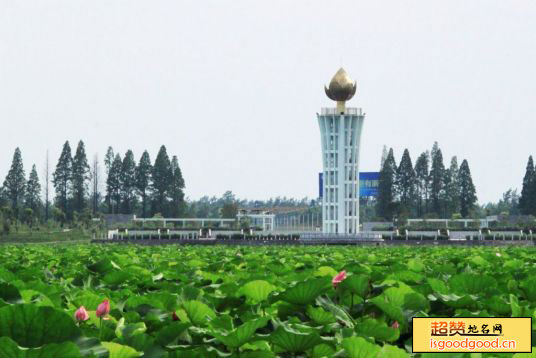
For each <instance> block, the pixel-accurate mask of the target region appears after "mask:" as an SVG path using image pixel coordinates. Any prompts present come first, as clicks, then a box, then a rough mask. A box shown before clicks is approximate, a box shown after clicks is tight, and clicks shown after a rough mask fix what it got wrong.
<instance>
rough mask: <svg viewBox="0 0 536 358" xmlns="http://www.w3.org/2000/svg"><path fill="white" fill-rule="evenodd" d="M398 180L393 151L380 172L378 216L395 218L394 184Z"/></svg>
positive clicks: (390, 151) (391, 150)
mask: <svg viewBox="0 0 536 358" xmlns="http://www.w3.org/2000/svg"><path fill="white" fill-rule="evenodd" d="M395 179H396V161H395V157H394V154H393V149H392V148H391V149H390V150H389V154H388V155H387V158H386V159H385V162H384V163H383V167H382V169H381V170H380V178H379V182H378V203H377V212H378V215H379V216H381V217H383V218H385V219H391V218H392V217H393V208H394V200H395V193H394V184H395Z"/></svg>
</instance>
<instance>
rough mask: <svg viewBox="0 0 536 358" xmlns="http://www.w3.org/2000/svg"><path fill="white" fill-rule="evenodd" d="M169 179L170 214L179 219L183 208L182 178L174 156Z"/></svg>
mask: <svg viewBox="0 0 536 358" xmlns="http://www.w3.org/2000/svg"><path fill="white" fill-rule="evenodd" d="M171 178H172V180H171V185H170V186H169V196H170V198H171V210H170V214H171V216H173V217H179V215H180V213H181V211H182V210H183V206H184V178H183V177H182V172H181V168H180V167H179V160H178V159H177V156H176V155H174V156H173V159H172V160H171Z"/></svg>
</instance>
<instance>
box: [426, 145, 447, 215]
mask: <svg viewBox="0 0 536 358" xmlns="http://www.w3.org/2000/svg"><path fill="white" fill-rule="evenodd" d="M444 190H445V165H444V164H443V154H442V153H441V149H439V147H438V145H437V142H435V143H434V147H433V148H432V167H431V169H430V200H431V202H432V210H433V212H434V213H436V214H437V215H438V216H441V207H442V200H441V199H442V196H443V195H444V193H443V191H444Z"/></svg>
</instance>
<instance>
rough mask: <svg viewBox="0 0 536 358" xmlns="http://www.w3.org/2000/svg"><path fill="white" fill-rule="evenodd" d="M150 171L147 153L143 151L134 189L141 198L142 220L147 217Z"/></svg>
mask: <svg viewBox="0 0 536 358" xmlns="http://www.w3.org/2000/svg"><path fill="white" fill-rule="evenodd" d="M152 170H153V169H152V165H151V158H150V157H149V153H148V152H147V151H144V152H143V154H142V155H141V158H140V162H139V163H138V166H137V167H136V189H137V190H138V194H139V195H140V197H141V216H142V217H144V218H145V217H146V216H147V198H148V196H149V188H150V187H151V172H152Z"/></svg>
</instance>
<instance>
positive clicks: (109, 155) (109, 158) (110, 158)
mask: <svg viewBox="0 0 536 358" xmlns="http://www.w3.org/2000/svg"><path fill="white" fill-rule="evenodd" d="M114 159H115V154H114V150H113V148H112V147H108V150H107V151H106V155H105V156H104V172H105V173H106V178H107V179H106V180H107V181H108V177H109V176H110V170H111V169H112V164H113V162H114ZM108 189H110V187H109V186H108V184H106V195H105V196H104V202H105V203H106V207H107V208H108V212H109V213H111V212H112V203H111V200H112V199H111V198H112V193H111V192H109V191H108Z"/></svg>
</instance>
